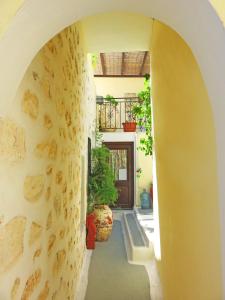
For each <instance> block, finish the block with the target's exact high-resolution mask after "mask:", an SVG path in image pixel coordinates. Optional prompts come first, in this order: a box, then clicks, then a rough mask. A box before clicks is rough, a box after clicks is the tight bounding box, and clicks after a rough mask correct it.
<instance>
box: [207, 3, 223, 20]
mask: <svg viewBox="0 0 225 300" xmlns="http://www.w3.org/2000/svg"><path fill="white" fill-rule="evenodd" d="M209 1H210V3H211V4H212V6H213V7H214V8H215V10H216V13H217V14H218V15H219V17H220V19H221V21H222V22H223V25H225V2H224V0H209Z"/></svg>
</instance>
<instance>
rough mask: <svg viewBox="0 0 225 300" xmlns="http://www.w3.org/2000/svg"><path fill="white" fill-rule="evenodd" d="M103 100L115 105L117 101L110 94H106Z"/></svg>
mask: <svg viewBox="0 0 225 300" xmlns="http://www.w3.org/2000/svg"><path fill="white" fill-rule="evenodd" d="M105 100H106V101H108V102H110V103H111V104H113V105H115V106H116V105H117V104H118V101H117V100H116V99H115V98H114V97H113V96H111V95H106V96H105Z"/></svg>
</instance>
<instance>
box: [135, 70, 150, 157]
mask: <svg viewBox="0 0 225 300" xmlns="http://www.w3.org/2000/svg"><path fill="white" fill-rule="evenodd" d="M138 97H139V99H140V102H139V103H138V104H137V105H135V106H134V107H133V110H132V112H133V114H134V116H135V117H136V122H137V125H138V126H139V128H140V129H141V130H145V137H143V138H141V139H140V146H139V147H138V150H141V151H143V152H144V153H145V155H152V145H153V139H152V108H151V89H150V75H149V74H146V75H145V81H144V89H143V90H142V91H140V92H139V93H138Z"/></svg>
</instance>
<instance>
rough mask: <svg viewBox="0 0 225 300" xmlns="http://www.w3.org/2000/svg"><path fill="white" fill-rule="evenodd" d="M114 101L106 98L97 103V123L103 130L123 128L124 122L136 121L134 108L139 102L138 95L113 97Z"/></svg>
mask: <svg viewBox="0 0 225 300" xmlns="http://www.w3.org/2000/svg"><path fill="white" fill-rule="evenodd" d="M113 99H114V100H113V102H111V101H107V99H105V98H104V100H103V102H102V103H97V104H96V106H97V125H98V127H99V130H101V131H114V130H116V129H123V123H124V122H126V121H128V122H132V121H135V116H134V115H133V113H132V109H133V107H134V106H135V105H137V104H138V103H139V101H140V100H139V98H138V97H128V98H127V97H124V98H113Z"/></svg>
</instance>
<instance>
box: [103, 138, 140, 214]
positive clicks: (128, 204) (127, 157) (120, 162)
mask: <svg viewBox="0 0 225 300" xmlns="http://www.w3.org/2000/svg"><path fill="white" fill-rule="evenodd" d="M104 144H105V145H106V147H107V148H108V149H109V150H110V152H111V157H110V164H111V165H112V169H113V171H114V175H115V180H116V188H117V190H118V201H117V203H116V204H115V206H114V207H113V208H117V209H119V208H121V209H132V208H133V206H134V143H133V142H105V143H104Z"/></svg>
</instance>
